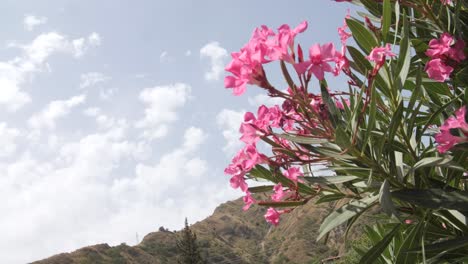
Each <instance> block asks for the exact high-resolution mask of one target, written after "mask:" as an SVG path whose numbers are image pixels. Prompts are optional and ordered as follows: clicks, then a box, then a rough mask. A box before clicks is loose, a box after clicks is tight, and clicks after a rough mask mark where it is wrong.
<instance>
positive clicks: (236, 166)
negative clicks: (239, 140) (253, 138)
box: [224, 145, 266, 192]
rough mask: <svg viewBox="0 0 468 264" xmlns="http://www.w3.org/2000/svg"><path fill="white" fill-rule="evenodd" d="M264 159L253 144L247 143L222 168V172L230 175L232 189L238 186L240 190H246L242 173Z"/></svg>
mask: <svg viewBox="0 0 468 264" xmlns="http://www.w3.org/2000/svg"><path fill="white" fill-rule="evenodd" d="M265 160H266V157H265V156H264V155H263V154H260V153H258V152H257V149H256V148H255V145H247V146H246V147H245V148H244V149H241V150H240V151H239V152H238V153H237V154H236V156H234V158H233V159H232V161H231V164H229V165H228V167H227V168H226V169H224V173H225V174H228V175H232V177H231V180H230V183H231V187H232V188H234V189H237V188H240V189H241V190H242V191H244V192H245V191H247V188H248V186H247V183H246V182H245V179H244V175H245V174H246V173H247V172H249V171H250V170H251V169H252V168H253V167H254V166H255V165H257V164H260V163H262V162H264V161H265Z"/></svg>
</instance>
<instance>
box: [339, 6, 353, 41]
mask: <svg viewBox="0 0 468 264" xmlns="http://www.w3.org/2000/svg"><path fill="white" fill-rule="evenodd" d="M348 18H350V15H349V9H348V14H346V17H345V19H344V23H343V26H341V27H339V28H338V35H339V36H340V40H341V45H343V46H346V41H347V40H348V38H350V37H351V36H352V34H351V33H349V32H346V29H348V24H346V19H348Z"/></svg>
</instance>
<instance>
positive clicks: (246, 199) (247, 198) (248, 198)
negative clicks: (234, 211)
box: [242, 191, 255, 211]
mask: <svg viewBox="0 0 468 264" xmlns="http://www.w3.org/2000/svg"><path fill="white" fill-rule="evenodd" d="M243 200H244V203H245V205H244V207H242V210H244V211H247V210H249V208H250V206H251V205H252V204H254V203H255V199H254V198H253V197H252V194H251V193H250V192H249V191H247V192H245V196H244V198H243Z"/></svg>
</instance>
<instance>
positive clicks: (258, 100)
mask: <svg viewBox="0 0 468 264" xmlns="http://www.w3.org/2000/svg"><path fill="white" fill-rule="evenodd" d="M248 101H249V104H250V105H252V106H255V107H259V106H261V105H266V106H269V107H271V106H275V105H279V106H281V105H282V104H283V102H284V99H283V98H278V97H271V96H268V95H266V94H258V95H256V96H254V97H249V99H248Z"/></svg>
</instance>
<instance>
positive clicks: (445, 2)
mask: <svg viewBox="0 0 468 264" xmlns="http://www.w3.org/2000/svg"><path fill="white" fill-rule="evenodd" d="M440 2H442V4H443V5H448V4H452V0H440Z"/></svg>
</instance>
